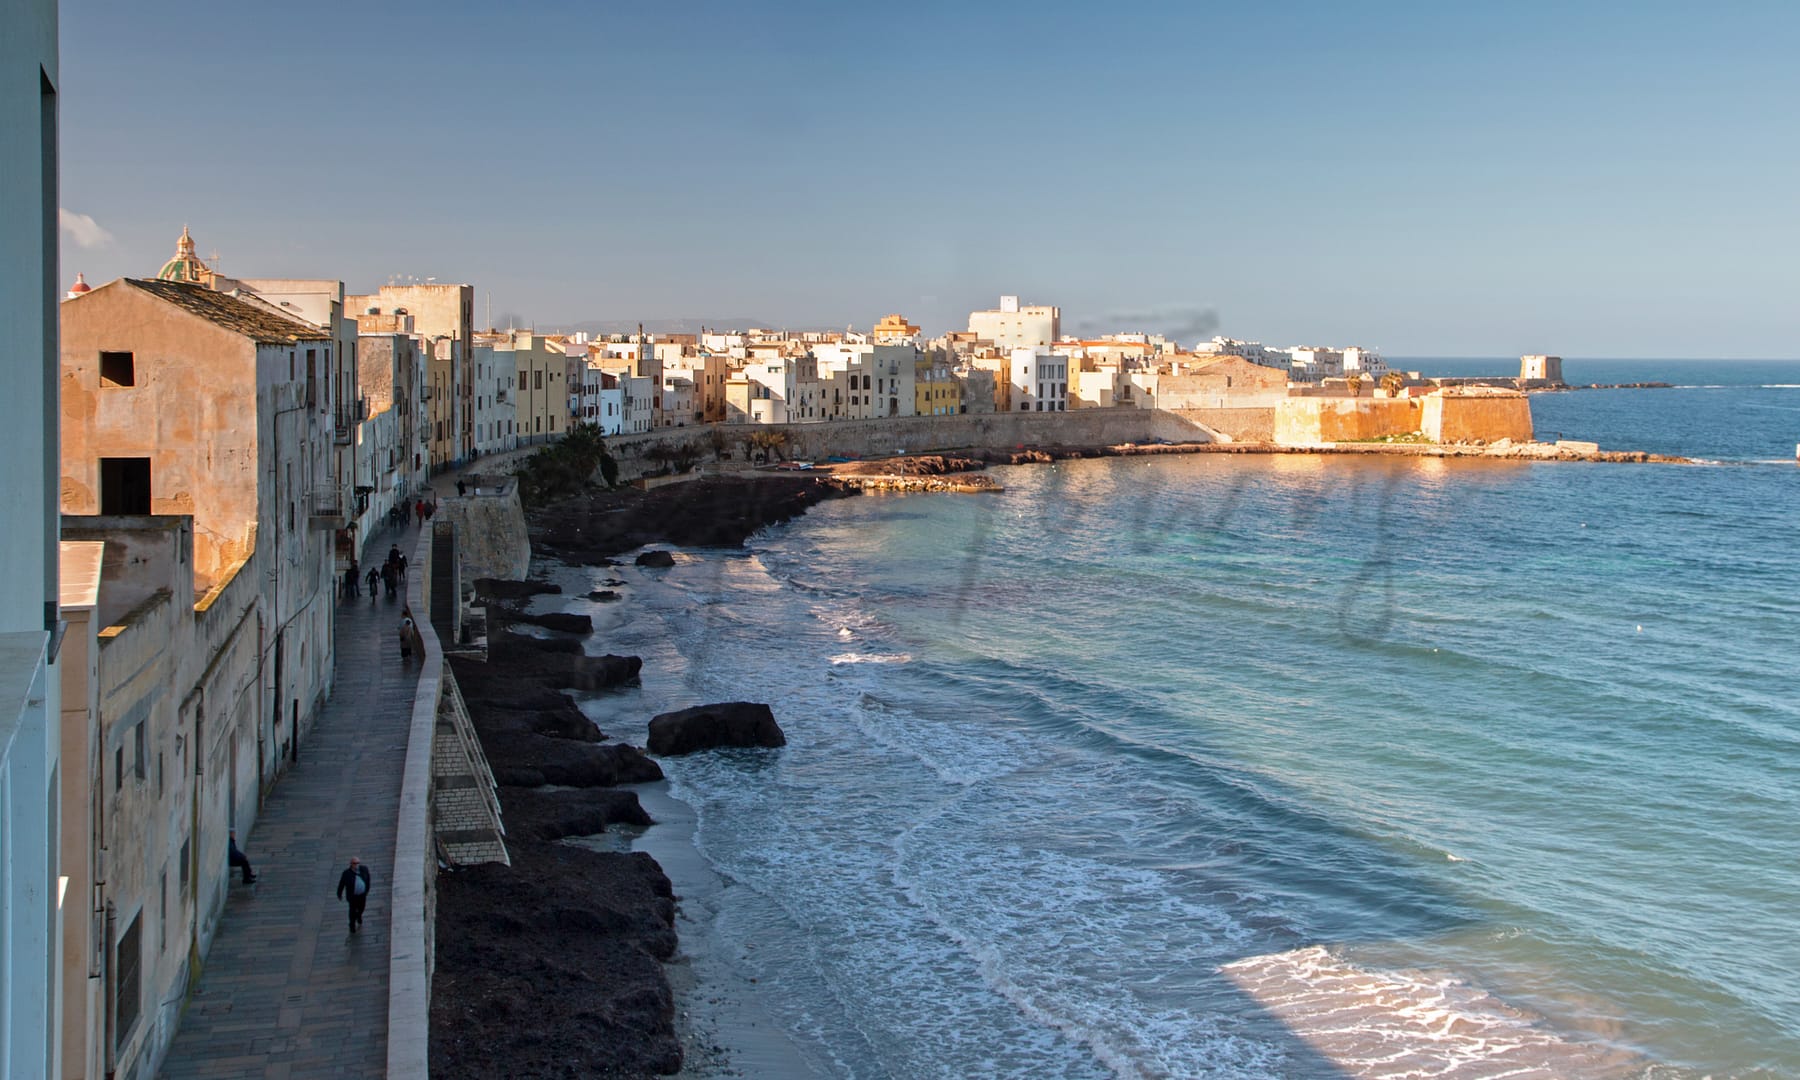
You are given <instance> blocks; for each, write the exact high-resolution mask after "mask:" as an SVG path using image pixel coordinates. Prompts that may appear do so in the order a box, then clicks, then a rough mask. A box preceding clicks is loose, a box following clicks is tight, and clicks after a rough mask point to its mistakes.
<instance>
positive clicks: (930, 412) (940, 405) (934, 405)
mask: <svg viewBox="0 0 1800 1080" xmlns="http://www.w3.org/2000/svg"><path fill="white" fill-rule="evenodd" d="M938 355H939V354H935V353H931V352H922V353H920V354H919V362H918V366H917V374H916V375H915V377H914V380H913V415H915V416H955V415H957V414H958V413H960V412H962V411H963V384H962V380H961V379H959V378H957V377H956V372H954V371H952V370H951V368H950V365H949V363H948V362H947V361H946V360H942V359H937V358H936V357H937V356H938Z"/></svg>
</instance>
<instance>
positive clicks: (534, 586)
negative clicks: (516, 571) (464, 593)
mask: <svg viewBox="0 0 1800 1080" xmlns="http://www.w3.org/2000/svg"><path fill="white" fill-rule="evenodd" d="M560 592H562V586H561V585H552V584H550V583H549V582H547V581H507V580H505V579H503V578H485V577H484V578H476V579H475V595H476V596H479V597H482V598H484V599H488V600H525V599H528V598H530V597H533V596H543V595H545V594H548V593H560Z"/></svg>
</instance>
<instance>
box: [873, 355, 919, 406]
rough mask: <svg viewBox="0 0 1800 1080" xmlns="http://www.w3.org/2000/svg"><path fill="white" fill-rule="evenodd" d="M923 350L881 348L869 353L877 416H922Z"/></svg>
mask: <svg viewBox="0 0 1800 1080" xmlns="http://www.w3.org/2000/svg"><path fill="white" fill-rule="evenodd" d="M919 357H920V354H919V347H918V346H917V345H914V344H911V343H907V344H902V345H877V346H875V347H874V350H873V351H872V352H870V353H869V368H868V373H869V374H870V375H871V376H873V377H874V383H875V390H874V393H875V403H874V410H873V415H875V416H914V415H916V414H917V413H918V407H917V406H918V394H917V390H918V384H919Z"/></svg>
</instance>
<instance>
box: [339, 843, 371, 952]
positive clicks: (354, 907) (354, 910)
mask: <svg viewBox="0 0 1800 1080" xmlns="http://www.w3.org/2000/svg"><path fill="white" fill-rule="evenodd" d="M337 896H338V899H339V900H349V901H350V932H351V933H352V934H354V933H356V928H357V927H359V926H361V925H362V917H363V908H365V907H367V906H368V905H369V868H368V867H366V866H364V865H363V864H362V861H361V860H360V859H358V858H357V857H356V856H354V855H352V856H350V865H349V866H347V867H345V868H344V872H343V873H342V874H340V875H339V876H338V887H337Z"/></svg>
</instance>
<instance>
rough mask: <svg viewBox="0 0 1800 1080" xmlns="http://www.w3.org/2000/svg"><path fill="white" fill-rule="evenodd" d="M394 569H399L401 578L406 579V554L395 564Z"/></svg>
mask: <svg viewBox="0 0 1800 1080" xmlns="http://www.w3.org/2000/svg"><path fill="white" fill-rule="evenodd" d="M394 569H395V570H397V571H399V574H400V580H401V581H405V580H406V556H404V555H402V556H400V561H399V562H397V563H395V564H394Z"/></svg>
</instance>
